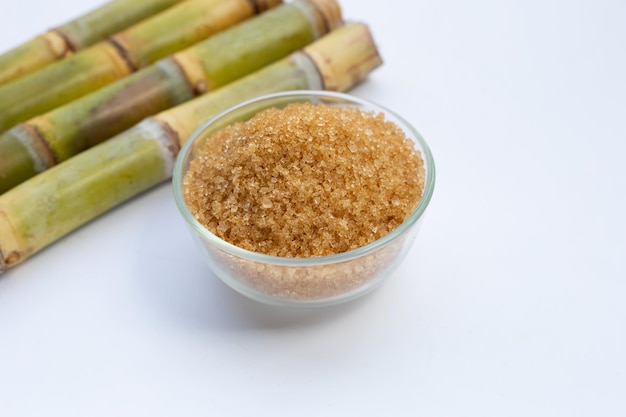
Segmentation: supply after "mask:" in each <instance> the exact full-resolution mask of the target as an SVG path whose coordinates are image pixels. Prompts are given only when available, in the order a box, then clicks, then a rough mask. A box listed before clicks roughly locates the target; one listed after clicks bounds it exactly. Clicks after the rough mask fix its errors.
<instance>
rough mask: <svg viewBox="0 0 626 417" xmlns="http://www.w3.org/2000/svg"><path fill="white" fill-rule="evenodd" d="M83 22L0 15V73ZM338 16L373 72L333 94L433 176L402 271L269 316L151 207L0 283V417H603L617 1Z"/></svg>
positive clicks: (619, 56)
mask: <svg viewBox="0 0 626 417" xmlns="http://www.w3.org/2000/svg"><path fill="white" fill-rule="evenodd" d="M97 4H99V1H98V0H82V1H78V0H56V1H54V2H51V1H47V0H19V1H4V2H3V5H2V10H1V11H0V35H1V36H0V50H6V49H8V48H9V47H10V46H13V45H15V44H17V43H18V42H20V41H23V40H26V39H27V38H29V37H30V36H33V35H35V34H37V33H39V32H40V31H41V30H43V29H44V28H47V27H50V26H53V25H56V24H58V23H61V22H64V21H66V20H68V19H70V18H72V17H74V16H76V15H77V14H79V13H82V12H84V11H87V10H89V9H90V8H92V7H94V6H95V5H97ZM341 4H342V6H343V10H344V15H345V17H346V18H348V19H350V20H360V21H364V22H366V23H369V24H370V26H371V29H372V31H373V33H374V36H375V38H376V39H377V42H378V44H379V46H380V49H381V53H382V55H383V57H384V59H385V64H384V66H383V67H381V68H380V69H378V70H377V71H376V72H375V73H373V74H372V76H371V77H370V78H369V80H368V81H367V82H366V83H364V84H363V85H361V86H359V87H358V88H356V89H355V90H353V94H355V95H357V96H361V97H364V98H368V99H370V100H373V101H376V102H378V103H380V104H382V105H384V106H386V107H389V108H391V109H394V110H396V111H397V112H398V113H400V114H401V115H403V116H404V117H405V118H407V119H408V120H410V121H411V122H412V123H413V124H414V125H415V126H416V127H417V129H418V130H419V131H420V132H421V133H422V134H423V136H424V137H425V138H426V140H427V141H428V142H429V144H430V145H431V148H432V151H433V154H434V157H435V161H436V165H437V169H438V177H437V184H436V188H435V195H434V197H433V200H432V202H431V206H430V207H429V210H428V212H427V215H426V218H425V220H424V223H423V227H422V230H421V233H420V235H419V236H418V239H417V241H416V243H415V245H414V246H413V248H412V251H411V253H410V254H409V259H408V260H407V261H406V262H405V263H404V264H403V265H402V266H401V267H400V269H399V270H398V271H397V273H396V274H395V275H394V276H393V277H392V278H391V279H390V280H389V281H387V282H386V283H385V285H383V286H382V287H381V288H380V289H379V290H377V291H376V292H374V293H372V294H371V295H369V296H367V297H365V298H363V299H361V300H358V301H355V302H352V303H349V304H346V305H344V306H340V307H336V308H329V309H325V310H317V311H309V310H282V309H275V308H269V307H266V306H263V305H260V304H257V303H255V302H253V301H249V300H247V299H244V298H243V297H241V296H239V295H238V294H236V293H234V292H233V291H231V290H230V289H229V288H227V287H226V286H225V285H224V284H222V283H221V282H220V281H219V280H218V279H217V278H216V277H215V276H213V275H212V274H211V273H210V272H209V271H208V270H207V267H205V265H204V264H203V262H202V260H201V259H200V256H199V254H198V253H197V252H196V248H195V246H194V244H193V242H192V240H191V238H190V235H189V233H188V231H187V230H186V228H185V226H184V224H183V221H182V219H181V218H180V217H179V214H178V212H177V209H176V208H175V205H174V202H173V198H172V192H171V187H170V185H169V184H164V185H162V186H159V187H157V188H156V189H154V190H152V191H150V192H147V193H145V194H144V195H142V196H140V197H138V198H135V199H134V200H132V201H130V202H128V203H127V204H124V205H123V206H121V207H119V208H117V209H115V210H113V211H111V212H110V213H108V214H106V215H105V216H102V217H100V218H98V219H97V220H96V221H93V222H91V223H90V224H88V225H87V226H85V227H83V228H81V229H80V230H78V231H76V232H75V233H72V234H71V235H69V236H67V237H66V238H64V239H62V240H61V241H59V242H58V243H56V244H54V245H52V246H51V247H49V248H48V249H46V250H45V251H43V252H41V253H39V254H38V255H36V256H34V257H33V258H31V259H30V260H29V261H27V262H26V263H25V264H23V265H21V266H19V267H18V268H16V269H14V270H12V271H10V272H8V273H6V274H4V275H3V276H2V277H0V415H2V416H7V417H13V416H31V415H32V416H140V415H141V416H143V415H150V416H174V415H176V416H255V417H259V416H353V415H354V416H418V415H423V416H482V417H484V416H570V417H572V416H603V417H613V416H624V415H626V220H625V218H626V168H624V158H625V157H626V75H625V74H626V47H625V44H626V2H624V1H623V0H612V1H611V0H595V1H591V0H589V1H582V0H580V1H577V0H567V1H566V0H542V1H539V0H529V1H513V0H504V1H503V0H491V1H490V0H475V1H471V2H470V1H453V0H443V1H415V2H409V1H404V0H387V1H384V2H374V1H371V0H341Z"/></svg>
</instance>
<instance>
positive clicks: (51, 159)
mask: <svg viewBox="0 0 626 417" xmlns="http://www.w3.org/2000/svg"><path fill="white" fill-rule="evenodd" d="M18 126H21V127H22V128H23V129H24V130H25V131H26V132H27V133H28V134H29V135H30V136H31V137H32V138H34V139H35V140H36V141H37V142H38V143H39V144H40V145H41V148H42V149H43V150H44V152H45V153H46V157H47V158H46V159H47V160H48V166H49V167H52V166H54V165H56V164H58V163H59V158H58V157H57V155H56V154H55V153H54V150H53V149H52V148H51V147H50V144H49V143H48V141H47V140H46V135H44V134H43V133H42V132H41V131H40V130H39V128H38V127H37V125H35V124H31V123H28V122H24V123H21V124H20V125H18Z"/></svg>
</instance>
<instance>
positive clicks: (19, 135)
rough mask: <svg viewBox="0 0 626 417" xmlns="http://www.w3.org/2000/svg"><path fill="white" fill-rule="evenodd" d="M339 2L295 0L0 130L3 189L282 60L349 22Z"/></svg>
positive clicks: (0, 168)
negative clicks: (41, 113)
mask: <svg viewBox="0 0 626 417" xmlns="http://www.w3.org/2000/svg"><path fill="white" fill-rule="evenodd" d="M342 24H343V22H342V19H341V12H340V9H339V5H338V4H337V2H336V0H294V1H293V2H291V3H288V4H284V5H281V6H279V7H277V8H275V9H273V10H270V11H268V12H266V13H263V14H261V15H259V16H256V17H254V18H252V19H249V20H247V21H245V22H243V23H241V24H239V25H236V26H234V27H232V28H230V29H227V30H225V31H223V32H221V33H219V34H217V35H215V36H213V37H211V38H209V39H207V40H205V41H203V42H201V43H199V44H196V45H195V46H193V47H191V48H188V49H187V50H184V51H182V52H180V53H177V54H175V55H173V56H171V57H169V58H166V59H163V60H160V61H158V62H157V63H156V64H154V65H152V66H149V67H146V68H144V69H143V70H140V71H138V72H136V73H135V74H133V75H131V76H129V77H127V78H124V79H122V80H119V81H117V82H115V83H113V84H111V85H108V86H106V87H103V88H101V89H100V90H98V91H95V92H93V93H91V94H88V95H86V96H84V97H81V98H80V99H77V100H75V101H73V102H71V103H68V104H66V105H65V106H61V107H58V108H56V109H55V110H52V111H51V112H48V113H46V114H44V115H41V116H37V117H35V118H33V119H31V120H29V121H27V122H24V123H21V124H19V125H17V126H15V127H13V128H12V129H9V130H8V131H6V132H4V133H3V134H2V135H0V194H1V193H3V192H5V191H7V190H9V189H10V188H12V187H14V186H15V185H17V184H19V183H20V182H22V181H25V180H27V179H28V178H30V177H32V176H34V175H36V174H37V173H39V172H42V171H44V170H46V169H48V168H50V167H52V166H53V165H56V164H58V163H60V162H62V161H65V160H67V159H69V158H70V157H72V156H74V155H76V154H78V153H79V152H82V151H83V150H85V149H87V148H89V147H91V146H94V145H96V144H98V143H100V142H102V141H103V140H105V139H108V138H110V137H111V136H114V135H115V134H117V133H119V132H122V131H124V130H126V129H128V128H129V127H131V126H132V125H134V124H136V123H138V122H139V121H141V120H142V119H144V118H145V117H147V116H150V115H153V114H156V113H158V112H159V111H161V110H165V109H167V108H170V107H173V106H175V105H177V104H180V103H182V102H184V101H187V100H190V99H191V98H193V97H194V96H196V95H198V94H201V93H204V92H205V91H207V90H213V89H215V88H217V87H219V86H222V85H224V84H227V83H229V82H231V81H234V80H235V79H237V78H240V77H242V76H244V75H246V74H249V73H251V72H253V71H255V70H257V69H259V68H262V67H264V66H265V65H267V64H269V63H271V62H273V61H276V60H278V59H280V58H283V57H284V56H286V55H288V54H289V53H291V52H293V51H295V50H297V49H300V48H302V47H304V46H306V45H308V44H309V43H311V42H313V41H314V40H315V39H317V38H318V37H320V36H322V35H324V34H325V33H326V32H327V31H328V30H331V29H334V28H337V27H339V26H340V25H342Z"/></svg>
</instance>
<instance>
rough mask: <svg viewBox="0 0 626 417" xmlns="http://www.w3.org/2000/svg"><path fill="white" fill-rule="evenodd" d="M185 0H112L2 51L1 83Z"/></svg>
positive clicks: (34, 69) (32, 70) (67, 54)
mask: <svg viewBox="0 0 626 417" xmlns="http://www.w3.org/2000/svg"><path fill="white" fill-rule="evenodd" d="M181 1H182V0H132V1H128V0H112V1H110V2H108V3H106V4H104V5H102V6H101V7H98V8H97V9H94V10H92V11H90V12H88V13H86V14H84V15H82V16H79V17H78V18H76V19H73V20H71V21H69V22H66V23H64V24H62V25H60V26H58V27H55V28H53V29H50V30H48V31H46V32H44V33H42V34H40V35H38V36H36V37H35V38H32V39H30V40H28V41H26V42H24V43H22V44H20V45H18V46H16V47H14V48H13V49H10V50H8V51H6V52H4V53H3V54H2V55H0V85H3V84H6V83H8V82H10V81H12V80H15V79H17V78H20V77H22V76H24V75H26V74H29V73H31V72H34V71H36V70H38V69H40V68H43V67H45V66H46V65H48V64H51V63H53V62H55V61H57V60H59V59H62V58H64V57H66V56H69V55H71V54H72V53H74V52H76V51H78V50H81V49H84V48H86V47H87V46H91V45H93V44H94V43H96V42H99V41H101V40H103V39H105V38H106V37H107V36H110V35H112V34H114V33H117V32H119V31H121V30H123V29H125V28H127V27H129V26H131V25H133V24H135V23H138V22H140V21H142V20H144V19H146V18H148V17H149V16H152V15H154V14H156V13H159V12H161V11H163V10H165V9H167V8H168V7H170V6H172V5H174V4H176V3H180V2H181Z"/></svg>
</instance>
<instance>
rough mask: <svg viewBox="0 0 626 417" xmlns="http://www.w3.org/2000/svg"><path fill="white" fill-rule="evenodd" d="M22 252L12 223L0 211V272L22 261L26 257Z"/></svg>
mask: <svg viewBox="0 0 626 417" xmlns="http://www.w3.org/2000/svg"><path fill="white" fill-rule="evenodd" d="M24 252H25V251H24V250H23V248H22V247H21V245H20V242H19V241H18V239H17V238H16V235H15V228H14V227H13V224H12V223H11V222H10V221H9V218H8V216H7V215H6V214H5V213H4V212H3V211H0V274H1V273H2V272H5V271H7V270H8V269H10V268H12V267H14V266H15V265H17V264H19V263H20V262H22V261H23V260H24V259H25V258H26V256H25V254H24Z"/></svg>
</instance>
